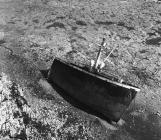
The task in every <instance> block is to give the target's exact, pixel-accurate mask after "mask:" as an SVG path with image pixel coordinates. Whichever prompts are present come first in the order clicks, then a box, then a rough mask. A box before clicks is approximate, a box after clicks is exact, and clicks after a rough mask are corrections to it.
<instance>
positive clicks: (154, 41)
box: [145, 37, 161, 45]
mask: <svg viewBox="0 0 161 140" xmlns="http://www.w3.org/2000/svg"><path fill="white" fill-rule="evenodd" d="M145 43H146V44H147V45H160V44H161V37H156V38H152V39H147V40H146V41H145Z"/></svg>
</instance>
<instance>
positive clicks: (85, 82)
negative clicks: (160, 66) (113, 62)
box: [49, 59, 139, 122]
mask: <svg viewBox="0 0 161 140" xmlns="http://www.w3.org/2000/svg"><path fill="white" fill-rule="evenodd" d="M49 80H50V81H51V82H52V83H54V84H56V85H57V86H59V87H60V88H61V89H63V90H64V91H66V92H65V94H68V95H69V96H71V97H72V98H74V99H76V100H77V101H78V102H80V103H82V104H83V105H84V106H87V107H88V108H91V109H92V110H94V111H96V112H97V113H99V114H102V115H103V116H104V118H107V119H108V120H112V121H116V122H117V121H118V120H119V119H120V118H121V116H122V114H123V113H124V112H125V110H126V109H127V107H128V106H129V104H130V103H131V101H132V100H133V99H134V97H135V95H136V93H137V92H138V91H139V89H138V88H137V87H132V86H129V85H124V84H120V83H118V82H115V81H112V80H109V79H107V78H105V77H102V76H99V75H96V74H93V73H90V72H88V71H86V70H84V69H81V68H80V67H77V66H75V65H72V64H68V63H66V62H64V61H62V60H59V59H55V60H54V62H53V64H52V67H51V70H50V74H49Z"/></svg>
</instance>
